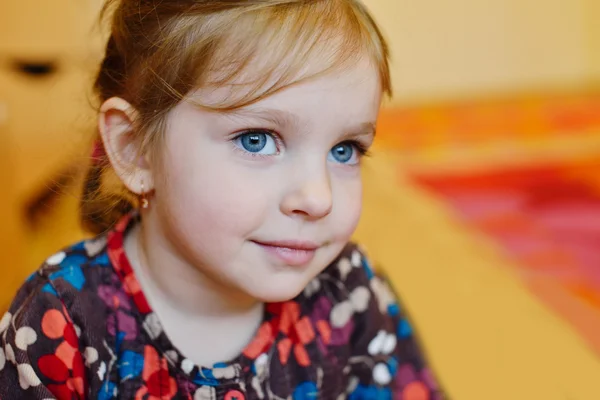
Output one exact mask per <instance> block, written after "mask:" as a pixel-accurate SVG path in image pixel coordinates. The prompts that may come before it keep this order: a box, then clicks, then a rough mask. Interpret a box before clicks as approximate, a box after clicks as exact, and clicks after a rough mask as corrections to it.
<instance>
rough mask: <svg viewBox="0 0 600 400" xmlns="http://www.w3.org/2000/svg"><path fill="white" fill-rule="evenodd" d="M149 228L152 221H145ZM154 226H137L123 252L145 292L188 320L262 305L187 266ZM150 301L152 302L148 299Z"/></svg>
mask: <svg viewBox="0 0 600 400" xmlns="http://www.w3.org/2000/svg"><path fill="white" fill-rule="evenodd" d="M144 223H148V224H151V221H144ZM155 232H156V230H155V229H154V227H153V226H146V225H144V224H143V223H139V224H137V225H136V226H134V227H133V228H132V229H131V230H130V232H129V234H128V235H127V237H126V238H125V251H126V253H127V256H128V258H129V259H130V262H131V264H132V268H133V269H134V271H135V273H136V275H137V276H138V279H139V280H142V281H144V282H140V284H141V285H142V288H143V289H144V291H146V290H149V291H150V292H151V295H153V296H154V297H155V299H154V300H156V297H158V298H159V299H160V301H165V302H168V303H170V304H171V306H172V307H174V308H176V309H178V310H181V312H185V313H186V314H189V315H190V316H194V315H197V316H206V317H210V316H219V317H223V316H227V315H229V316H232V317H233V316H236V315H244V314H247V313H249V312H250V313H252V312H253V310H256V308H262V304H261V302H260V301H258V300H257V299H255V298H252V297H250V296H248V295H246V294H244V293H241V292H240V291H238V290H236V289H234V288H230V287H227V286H226V285H224V284H222V283H221V282H219V281H217V280H216V279H214V278H211V277H208V276H206V275H205V274H203V273H202V271H201V270H200V269H199V268H197V267H195V266H192V265H190V264H189V263H188V262H187V261H186V260H185V259H183V258H182V257H180V256H178V252H177V251H176V249H174V248H173V246H172V245H171V244H170V243H169V242H168V241H167V240H163V239H162V238H161V235H157V234H154V233H155ZM148 300H149V301H151V300H152V299H148Z"/></svg>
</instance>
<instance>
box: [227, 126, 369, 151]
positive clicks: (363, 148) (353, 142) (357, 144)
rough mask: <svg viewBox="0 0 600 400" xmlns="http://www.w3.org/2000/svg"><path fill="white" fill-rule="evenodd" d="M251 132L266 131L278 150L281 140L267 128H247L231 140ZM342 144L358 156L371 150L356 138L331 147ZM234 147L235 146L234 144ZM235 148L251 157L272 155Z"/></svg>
mask: <svg viewBox="0 0 600 400" xmlns="http://www.w3.org/2000/svg"><path fill="white" fill-rule="evenodd" d="M252 133H266V134H268V135H271V137H272V138H273V140H275V143H276V145H277V148H278V151H280V150H279V147H280V146H281V145H282V143H283V140H281V137H280V136H279V135H278V134H277V133H276V132H275V131H272V130H269V129H260V128H258V129H248V130H246V131H243V132H240V133H238V134H237V135H235V136H234V137H233V138H232V139H231V141H232V142H234V141H235V140H237V139H239V138H240V137H242V136H244V135H248V134H252ZM343 144H349V145H352V146H353V147H354V148H355V149H356V151H358V154H359V155H360V158H363V157H371V152H370V151H369V148H368V146H366V145H365V144H363V143H361V142H359V141H358V140H345V141H343V142H340V143H337V144H336V145H334V146H333V147H332V149H333V148H335V147H336V146H340V145H343ZM234 147H235V146H234ZM235 148H236V149H237V150H239V151H242V152H243V153H244V154H246V155H250V156H251V157H257V158H266V157H272V156H271V155H263V154H255V153H249V152H244V151H243V150H240V149H239V148H238V147H235Z"/></svg>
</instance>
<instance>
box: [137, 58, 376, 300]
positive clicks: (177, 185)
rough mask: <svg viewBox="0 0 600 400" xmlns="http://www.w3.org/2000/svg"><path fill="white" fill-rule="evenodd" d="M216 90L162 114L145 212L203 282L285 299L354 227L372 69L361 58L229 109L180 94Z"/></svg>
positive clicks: (371, 114) (370, 133) (368, 135)
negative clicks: (165, 120)
mask: <svg viewBox="0 0 600 400" xmlns="http://www.w3.org/2000/svg"><path fill="white" fill-rule="evenodd" d="M222 95H224V93H220V92H219V91H216V92H215V91H212V92H203V91H198V92H196V93H194V94H193V95H191V96H190V100H191V101H183V102H181V103H180V104H179V105H178V106H177V107H176V108H175V109H173V110H172V112H171V113H170V115H169V117H168V126H167V131H166V134H165V142H164V147H163V148H162V151H163V153H162V154H161V160H160V165H159V169H157V170H158V171H160V173H159V174H158V175H157V176H155V177H154V189H155V195H154V197H153V198H152V203H151V208H150V210H149V211H148V215H147V216H146V217H147V218H150V219H151V220H152V222H151V225H152V226H153V227H154V228H157V229H155V233H153V234H157V235H160V236H161V238H160V239H161V240H164V241H165V242H164V243H165V244H168V245H167V246H165V248H166V249H170V250H169V251H171V252H172V253H173V254H172V256H173V257H174V259H177V260H181V261H184V262H185V263H187V264H189V265H191V266H194V267H195V268H197V269H198V270H199V271H200V272H201V273H202V274H203V275H205V276H206V277H208V278H210V279H211V280H212V281H213V282H216V283H218V284H219V285H224V286H225V287H227V288H228V289H230V290H237V291H241V292H242V293H243V294H246V295H249V296H252V297H253V298H256V299H259V300H261V301H267V302H273V301H282V300H288V299H290V298H293V297H295V296H296V295H297V294H299V293H300V292H301V291H302V290H303V288H304V287H305V286H306V285H307V284H308V282H309V281H310V280H311V279H313V278H314V277H315V276H316V275H317V274H319V273H320V272H321V271H322V270H323V269H324V268H325V267H326V266H327V265H328V264H329V263H330V262H331V261H333V259H334V258H335V257H336V256H337V255H338V254H339V253H340V252H341V250H342V248H343V247H344V246H345V245H346V244H347V242H348V241H349V239H350V237H351V235H352V234H353V232H354V230H355V228H356V225H357V223H358V220H359V215H360V212H361V203H362V200H361V197H362V184H361V173H360V172H361V171H360V169H361V168H360V164H361V162H360V159H361V151H363V150H364V149H367V148H368V147H369V146H370V145H371V143H372V141H373V137H374V127H375V122H376V118H377V114H378V111H379V106H380V102H381V95H382V94H381V84H380V81H379V77H378V74H377V72H376V69H375V68H374V67H373V66H372V65H371V64H370V63H368V62H366V61H361V62H360V63H357V64H356V65H355V66H354V67H353V68H351V69H349V70H347V71H345V72H343V73H337V74H332V75H328V76H323V77H321V78H318V79H315V80H310V81H306V82H303V83H300V84H297V85H294V86H291V87H288V88H286V89H285V90H282V91H280V92H278V93H276V94H274V95H272V96H270V97H268V98H266V99H264V100H262V101H260V102H258V103H255V104H253V105H251V106H248V107H245V108H243V109H239V110H236V111H233V112H227V113H222V112H210V111H206V110H203V109H200V108H199V107H197V106H195V105H194V104H193V103H192V102H193V100H194V99H195V98H196V99H199V100H201V102H203V103H206V102H207V100H208V102H210V101H211V100H218V99H220V97H219V96H222Z"/></svg>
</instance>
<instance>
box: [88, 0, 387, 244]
mask: <svg viewBox="0 0 600 400" xmlns="http://www.w3.org/2000/svg"><path fill="white" fill-rule="evenodd" d="M103 15H111V35H110V38H109V40H108V43H107V45H106V53H105V58H104V60H103V62H102V64H101V67H100V71H99V73H98V75H97V79H96V82H95V85H94V89H95V92H96V94H97V96H98V100H99V101H100V102H101V103H102V102H104V101H105V100H107V99H109V98H111V97H115V96H116V97H121V98H123V99H125V100H127V101H128V102H129V103H131V105H132V106H133V107H134V108H135V109H136V111H137V115H138V117H137V119H136V126H135V129H134V132H133V134H134V135H135V140H136V142H137V143H139V149H140V151H141V152H142V153H144V152H147V151H150V152H151V151H152V150H153V149H156V148H157V146H158V145H159V144H160V141H161V139H162V136H163V133H164V131H165V129H164V128H165V127H164V125H165V120H166V116H167V114H168V113H169V111H170V110H171V109H173V108H174V107H175V106H176V105H177V104H178V103H179V102H180V101H181V100H182V99H183V98H184V97H185V96H186V95H187V94H189V93H190V92H192V91H193V90H195V89H197V88H205V87H214V88H218V87H223V86H225V85H229V86H230V87H232V88H236V90H232V93H231V95H230V96H228V97H227V98H225V99H224V100H223V101H222V102H221V103H219V104H202V106H204V107H207V108H209V109H213V110H222V111H227V110H234V109H237V108H241V107H244V106H247V105H250V104H252V103H255V102H257V101H260V100H261V99H264V98H266V97H268V96H270V95H272V94H274V93H276V92H277V91H279V90H281V89H284V88H286V87H289V86H290V85H292V84H295V83H298V82H300V81H303V80H306V79H310V78H314V77H316V76H318V75H322V74H326V73H328V72H331V71H332V70H335V69H342V68H344V67H348V66H351V65H352V63H353V62H356V61H357V58H360V57H364V56H367V57H369V58H370V60H371V62H372V63H373V65H375V66H376V67H377V69H378V71H379V75H380V79H381V85H382V90H383V92H384V93H386V94H387V95H391V82H390V73H389V65H388V58H389V54H388V47H387V44H386V41H385V39H384V38H383V36H382V34H381V32H380V30H379V28H378V27H377V25H376V23H375V22H374V20H373V18H372V17H371V15H370V14H369V12H368V11H367V10H366V8H365V7H364V5H363V4H362V3H361V2H360V1H359V0H165V1H156V0H154V1H150V0H109V1H108V3H107V4H106V5H105V8H104V11H103ZM307 60H311V61H314V62H312V63H308V61H307ZM315 62H316V64H317V65H314V64H315ZM248 75H249V76H248ZM238 88H239V89H240V90H237V89H238ZM241 88H243V90H241ZM98 142H99V141H98ZM100 149H101V147H100ZM135 205H136V199H135V196H133V195H132V194H131V193H128V192H127V190H126V189H125V188H124V185H122V184H121V183H120V182H119V181H118V179H117V178H116V175H115V174H114V172H112V168H110V163H109V162H108V161H107V159H106V155H105V154H104V153H103V152H101V151H98V152H96V153H95V155H94V157H93V162H92V164H91V166H90V167H89V170H88V173H87V176H86V180H85V183H84V190H83V196H82V201H81V212H82V215H81V218H82V222H83V225H84V227H85V228H87V229H88V230H90V231H92V232H94V233H100V232H104V231H106V230H108V229H110V228H111V227H112V226H113V225H114V224H115V223H116V222H117V221H118V219H120V218H121V217H122V216H123V215H124V214H126V213H128V212H130V211H131V210H132V208H133V207H135Z"/></svg>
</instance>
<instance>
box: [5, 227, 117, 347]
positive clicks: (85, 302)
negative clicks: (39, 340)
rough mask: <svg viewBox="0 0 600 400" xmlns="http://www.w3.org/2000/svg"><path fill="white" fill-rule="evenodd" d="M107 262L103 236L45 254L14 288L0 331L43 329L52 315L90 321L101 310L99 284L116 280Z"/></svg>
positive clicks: (112, 284) (6, 332)
mask: <svg viewBox="0 0 600 400" xmlns="http://www.w3.org/2000/svg"><path fill="white" fill-rule="evenodd" d="M111 265H112V264H111V260H110V257H109V254H108V251H107V238H106V236H99V237H96V238H93V239H90V240H85V241H81V242H79V243H76V244H74V245H72V246H69V247H67V248H64V249H62V250H61V251H59V252H57V253H55V254H53V255H52V256H50V257H48V258H47V259H46V260H45V261H44V262H43V263H42V265H41V266H40V267H39V268H38V269H37V270H36V271H35V272H34V273H32V274H31V275H30V276H29V277H28V278H27V279H26V280H25V282H24V283H23V284H22V285H21V287H20V288H19V289H18V290H17V292H16V295H15V296H14V298H13V301H12V302H11V305H10V307H9V309H8V311H7V312H6V313H5V314H4V316H3V317H2V322H1V323H0V333H1V334H2V335H7V334H9V332H8V331H10V330H12V331H15V332H14V333H15V334H16V333H17V332H18V330H19V329H20V328H31V329H33V330H39V329H44V323H45V321H46V322H47V321H50V320H52V319H53V318H59V319H64V321H66V322H67V323H68V322H69V321H71V323H72V321H73V316H74V315H80V316H85V317H86V318H84V320H86V321H90V318H89V317H90V316H92V315H97V312H98V311H101V310H100V309H99V307H98V304H101V303H102V301H101V298H102V296H101V295H102V285H111V286H113V287H114V286H115V284H116V282H117V281H118V277H117V276H116V275H115V271H114V269H113V268H112V267H111ZM59 314H60V316H59ZM9 327H10V328H11V329H9ZM46 328H47V327H46Z"/></svg>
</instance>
